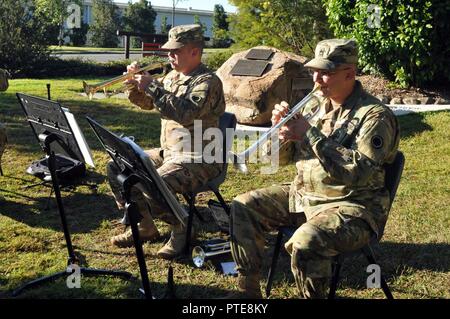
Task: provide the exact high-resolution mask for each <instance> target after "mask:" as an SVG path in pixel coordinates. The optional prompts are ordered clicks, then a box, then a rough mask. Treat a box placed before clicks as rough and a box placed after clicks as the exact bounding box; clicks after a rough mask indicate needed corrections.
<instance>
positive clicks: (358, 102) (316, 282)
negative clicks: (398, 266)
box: [231, 39, 399, 298]
mask: <svg viewBox="0 0 450 319" xmlns="http://www.w3.org/2000/svg"><path fill="white" fill-rule="evenodd" d="M356 63H357V46H356V43H355V41H353V40H344V39H330V40H324V41H321V42H319V43H318V45H317V48H316V50H315V58H314V59H313V60H311V61H310V62H308V63H307V64H305V66H306V67H308V68H311V70H312V71H313V80H314V82H315V84H316V85H319V86H320V90H319V91H318V93H317V94H316V99H313V100H311V101H310V102H309V103H308V104H307V105H306V106H305V108H304V111H303V112H302V115H299V116H297V117H296V118H294V119H292V120H290V121H289V122H288V123H286V124H285V126H283V127H282V128H281V129H280V139H281V140H282V141H283V140H289V141H291V143H295V144H296V147H295V148H292V149H297V150H298V152H297V158H296V159H298V161H297V162H296V168H297V176H296V177H295V179H294V181H293V182H292V183H291V184H290V185H280V186H272V187H268V188H264V189H260V190H255V191H250V192H248V193H246V194H243V195H240V196H238V197H236V198H235V199H234V201H233V202H232V207H231V213H232V225H231V234H232V239H231V249H232V254H233V258H234V260H235V261H236V264H237V270H238V272H239V276H238V286H239V291H240V292H239V295H240V296H242V297H250V298H260V297H261V292H260V285H259V281H260V271H261V264H262V260H263V258H264V255H263V252H264V234H263V233H264V232H267V231H271V230H275V229H277V228H278V227H280V226H296V227H298V228H297V230H296V232H295V233H294V235H293V236H292V237H291V238H290V239H289V240H288V242H287V243H286V244H285V248H286V250H287V251H288V253H289V254H290V255H291V269H292V272H293V274H294V277H295V282H296V285H297V288H298V290H299V295H300V297H301V298H324V297H325V296H326V295H327V288H328V285H329V281H330V277H331V259H332V257H333V256H336V255H337V254H340V253H344V252H348V251H353V250H356V249H358V248H361V247H363V246H364V245H366V244H367V243H368V242H369V240H370V239H371V238H372V237H373V236H377V235H378V234H379V233H380V232H381V231H382V229H383V227H384V225H385V223H386V220H387V216H388V207H389V202H390V198H389V193H388V191H387V190H386V188H385V185H384V174H385V171H384V168H383V164H385V163H391V162H392V161H393V160H394V157H395V155H396V153H397V148H398V143H399V129H398V124H397V120H396V118H395V116H394V114H393V113H392V112H391V110H390V109H389V108H388V107H386V106H385V105H383V104H382V103H381V102H380V101H379V100H378V99H376V98H375V97H373V96H371V95H370V94H368V93H366V92H365V91H364V90H363V88H362V86H361V83H360V82H359V81H356V79H355V76H356ZM287 110H288V105H287V103H285V102H282V103H280V104H278V105H275V109H274V111H273V113H272V122H273V124H275V123H278V122H279V121H280V119H281V118H282V117H283V116H284V115H285V114H286V113H287ZM306 115H312V117H310V119H309V120H308V121H306V120H305V117H306ZM294 212H295V213H294Z"/></svg>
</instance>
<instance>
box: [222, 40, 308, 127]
mask: <svg viewBox="0 0 450 319" xmlns="http://www.w3.org/2000/svg"><path fill="white" fill-rule="evenodd" d="M252 49H266V50H271V51H273V52H274V53H273V54H272V56H271V58H269V60H268V62H269V63H270V64H269V66H268V67H267V68H266V70H265V71H264V73H263V74H262V75H261V76H260V77H256V76H238V75H231V74H230V71H231V69H232V68H233V67H234V66H235V64H236V63H237V62H238V61H239V60H241V59H245V56H246V54H247V53H248V52H249V51H250V50H251V49H249V50H246V51H242V52H238V53H235V54H234V55H233V56H231V57H230V58H229V59H228V60H227V61H226V62H225V63H224V64H223V65H222V66H221V67H220V68H219V69H218V70H217V72H216V74H217V75H218V76H219V78H220V79H221V80H222V83H223V90H224V94H225V103H226V111H227V112H231V113H234V114H235V115H236V118H237V120H238V122H239V123H241V124H247V125H265V124H269V123H270V118H271V116H272V110H273V107H274V105H275V104H277V103H280V102H281V101H286V102H288V103H289V104H291V105H293V104H295V103H297V102H298V101H300V100H301V99H302V98H303V97H304V96H305V95H306V94H307V93H308V92H309V91H311V89H312V88H313V85H314V83H313V81H312V77H311V75H310V74H309V72H308V70H307V69H306V68H304V67H303V64H304V63H305V62H306V60H307V59H306V58H304V57H301V56H298V55H295V54H292V53H288V52H284V51H281V50H278V49H276V48H272V47H267V46H258V47H255V48H252Z"/></svg>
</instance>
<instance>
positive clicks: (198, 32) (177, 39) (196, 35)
mask: <svg viewBox="0 0 450 319" xmlns="http://www.w3.org/2000/svg"><path fill="white" fill-rule="evenodd" d="M192 42H201V43H203V32H202V27H201V26H200V25H199V24H186V25H179V26H176V27H173V28H172V29H170V31H169V41H167V42H166V43H165V44H164V45H163V46H162V47H161V48H163V49H168V50H174V49H179V48H182V47H184V46H185V45H186V44H188V43H192Z"/></svg>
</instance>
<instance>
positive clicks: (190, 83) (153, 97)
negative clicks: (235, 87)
mask: <svg viewBox="0 0 450 319" xmlns="http://www.w3.org/2000/svg"><path fill="white" fill-rule="evenodd" d="M129 98H130V100H131V101H132V102H133V103H135V104H137V105H138V106H140V107H141V108H142V109H146V110H152V109H153V108H156V109H157V110H158V111H159V112H160V113H161V117H162V119H161V149H162V150H163V152H164V156H163V157H164V162H166V161H171V162H175V163H181V162H195V163H199V162H200V163H201V162H202V160H201V159H202V151H203V147H204V146H205V145H206V144H207V143H208V141H203V136H202V137H201V138H199V137H198V136H196V138H195V139H194V131H195V134H198V133H201V134H202V135H203V133H204V131H205V130H207V129H208V128H210V127H219V117H220V116H221V115H222V114H223V113H224V111H225V99H224V96H223V89H222V82H221V81H220V79H219V78H218V77H217V76H216V75H215V74H214V73H213V72H212V71H210V70H209V69H208V68H207V67H206V66H205V65H203V64H201V65H199V66H198V67H197V68H196V69H195V70H194V71H192V72H191V73H190V74H188V75H183V74H181V73H179V72H177V71H175V70H172V71H171V72H170V73H169V74H167V75H166V76H165V77H163V78H162V79H161V80H160V81H159V82H156V81H155V82H153V83H152V84H151V85H150V86H149V88H148V89H147V90H146V93H145V95H144V94H142V93H141V92H139V91H137V90H132V91H130V93H129ZM194 121H201V122H196V123H195V124H196V125H195V127H194ZM199 125H201V129H200V127H199ZM188 132H189V135H187V133H188ZM186 136H187V137H190V147H186V145H184V144H183V141H186ZM199 142H201V143H202V144H201V145H196V143H197V144H198V143H199ZM181 146H183V147H184V148H183V149H181V148H180V147H181ZM189 149H190V150H189Z"/></svg>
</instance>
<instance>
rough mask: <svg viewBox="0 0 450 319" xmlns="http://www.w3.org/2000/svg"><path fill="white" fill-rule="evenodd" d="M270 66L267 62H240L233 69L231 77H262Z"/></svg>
mask: <svg viewBox="0 0 450 319" xmlns="http://www.w3.org/2000/svg"><path fill="white" fill-rule="evenodd" d="M268 65H269V62H267V61H259V60H243V59H241V60H239V61H237V63H236V64H235V65H234V67H233V68H232V69H231V71H230V74H231V75H248V76H261V75H262V74H263V73H264V70H265V69H266V68H267V66H268Z"/></svg>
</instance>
